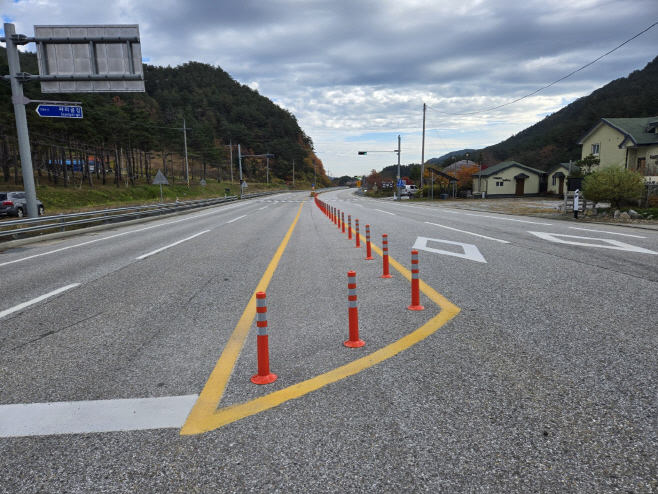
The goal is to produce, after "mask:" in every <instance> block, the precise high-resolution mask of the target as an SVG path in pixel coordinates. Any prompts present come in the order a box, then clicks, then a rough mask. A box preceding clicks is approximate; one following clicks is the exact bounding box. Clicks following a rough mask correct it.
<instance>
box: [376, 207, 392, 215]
mask: <svg viewBox="0 0 658 494" xmlns="http://www.w3.org/2000/svg"><path fill="white" fill-rule="evenodd" d="M372 210H373V211H379V212H380V213H386V214H390V215H391V216H396V215H395V214H394V213H389V212H388V211H382V210H381V209H375V208H373V209H372Z"/></svg>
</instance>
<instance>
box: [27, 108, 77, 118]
mask: <svg viewBox="0 0 658 494" xmlns="http://www.w3.org/2000/svg"><path fill="white" fill-rule="evenodd" d="M37 113H38V114H39V116H40V117H56V118H82V107H81V106H62V105H39V106H37Z"/></svg>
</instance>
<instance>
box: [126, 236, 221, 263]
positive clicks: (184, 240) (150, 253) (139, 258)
mask: <svg viewBox="0 0 658 494" xmlns="http://www.w3.org/2000/svg"><path fill="white" fill-rule="evenodd" d="M209 231H210V230H204V231H202V232H199V233H196V234H194V235H192V236H191V237H187V238H184V239H183V240H179V241H178V242H174V243H173V244H169V245H165V246H164V247H160V248H159V249H156V250H154V251H152V252H149V253H148V254H144V255H141V256H139V257H136V258H135V259H137V260H140V261H141V260H142V259H146V258H147V257H149V256H152V255H154V254H157V253H158V252H162V251H163V250H167V249H169V248H171V247H174V246H176V245H178V244H182V243H183V242H187V241H188V240H192V239H193V238H194V237H198V236H199V235H203V234H204V233H208V232H209Z"/></svg>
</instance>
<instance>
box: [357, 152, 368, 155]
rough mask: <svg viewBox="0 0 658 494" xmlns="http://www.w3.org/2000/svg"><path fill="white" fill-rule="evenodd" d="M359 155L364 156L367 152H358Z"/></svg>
mask: <svg viewBox="0 0 658 494" xmlns="http://www.w3.org/2000/svg"><path fill="white" fill-rule="evenodd" d="M359 154H360V155H365V154H368V151H359Z"/></svg>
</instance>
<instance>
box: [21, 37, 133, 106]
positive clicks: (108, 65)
mask: <svg viewBox="0 0 658 494" xmlns="http://www.w3.org/2000/svg"><path fill="white" fill-rule="evenodd" d="M34 36H35V37H36V38H42V37H55V38H65V37H83V36H89V37H92V36H93V37H96V36H108V37H118V36H136V37H139V26H138V25H98V26H34ZM37 56H38V59H39V73H40V74H41V75H71V74H76V75H89V74H143V71H142V50H141V46H140V43H128V42H122V43H102V42H93V43H91V42H90V43H84V44H77V43H76V44H60V43H48V42H42V43H37ZM143 91H144V81H57V82H51V81H42V82H41V92H43V93H93V92H143Z"/></svg>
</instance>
